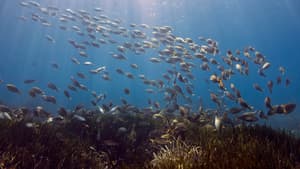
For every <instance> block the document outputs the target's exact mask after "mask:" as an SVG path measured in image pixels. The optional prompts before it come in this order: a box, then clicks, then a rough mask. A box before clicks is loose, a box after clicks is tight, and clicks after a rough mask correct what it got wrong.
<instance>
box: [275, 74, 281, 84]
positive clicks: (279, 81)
mask: <svg viewBox="0 0 300 169" xmlns="http://www.w3.org/2000/svg"><path fill="white" fill-rule="evenodd" d="M281 81H282V80H281V76H278V77H277V79H276V82H277V84H278V85H279V84H281Z"/></svg>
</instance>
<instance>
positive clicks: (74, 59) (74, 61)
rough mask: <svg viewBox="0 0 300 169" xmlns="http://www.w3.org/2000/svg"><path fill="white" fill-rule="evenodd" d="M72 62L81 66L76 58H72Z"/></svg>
mask: <svg viewBox="0 0 300 169" xmlns="http://www.w3.org/2000/svg"><path fill="white" fill-rule="evenodd" d="M71 61H72V62H73V63H75V64H76V65H79V64H80V62H79V61H78V59H76V58H75V57H72V58H71Z"/></svg>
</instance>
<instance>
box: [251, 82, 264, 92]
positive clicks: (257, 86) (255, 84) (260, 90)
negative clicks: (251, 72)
mask: <svg viewBox="0 0 300 169" xmlns="http://www.w3.org/2000/svg"><path fill="white" fill-rule="evenodd" d="M253 88H254V89H255V90H257V91H259V92H264V91H263V89H262V88H261V87H260V86H259V85H258V84H257V83H254V84H253Z"/></svg>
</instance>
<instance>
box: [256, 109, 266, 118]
mask: <svg viewBox="0 0 300 169" xmlns="http://www.w3.org/2000/svg"><path fill="white" fill-rule="evenodd" d="M258 112H259V117H260V118H261V119H265V120H267V119H268V116H266V115H265V113H264V112H263V111H261V110H259V111H258Z"/></svg>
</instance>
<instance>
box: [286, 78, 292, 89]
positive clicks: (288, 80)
mask: <svg viewBox="0 0 300 169" xmlns="http://www.w3.org/2000/svg"><path fill="white" fill-rule="evenodd" d="M290 84H291V81H290V79H288V78H286V80H285V86H286V87H288V86H289V85H290Z"/></svg>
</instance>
